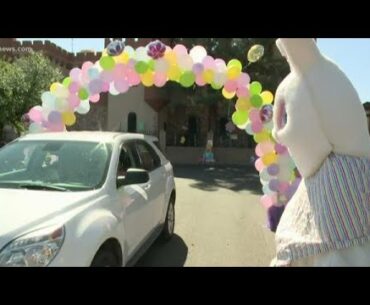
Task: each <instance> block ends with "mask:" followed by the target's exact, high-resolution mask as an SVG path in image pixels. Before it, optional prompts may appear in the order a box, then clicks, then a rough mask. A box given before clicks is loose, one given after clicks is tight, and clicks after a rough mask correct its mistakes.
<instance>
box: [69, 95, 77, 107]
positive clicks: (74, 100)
mask: <svg viewBox="0 0 370 305" xmlns="http://www.w3.org/2000/svg"><path fill="white" fill-rule="evenodd" d="M68 103H69V106H70V107H71V108H72V109H74V108H76V107H78V106H79V105H80V99H79V98H78V96H77V95H75V94H72V95H70V96H69V97H68Z"/></svg>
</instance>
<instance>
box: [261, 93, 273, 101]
mask: <svg viewBox="0 0 370 305" xmlns="http://www.w3.org/2000/svg"><path fill="white" fill-rule="evenodd" d="M261 97H262V100H263V103H264V104H271V103H272V101H273V100H274V96H273V94H272V93H271V92H270V91H263V92H262V93H261Z"/></svg>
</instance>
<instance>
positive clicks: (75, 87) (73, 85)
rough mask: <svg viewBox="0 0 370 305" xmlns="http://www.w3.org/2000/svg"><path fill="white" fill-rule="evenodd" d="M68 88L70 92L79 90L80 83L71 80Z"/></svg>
mask: <svg viewBox="0 0 370 305" xmlns="http://www.w3.org/2000/svg"><path fill="white" fill-rule="evenodd" d="M68 89H69V92H70V93H72V94H73V93H76V92H77V91H78V90H80V84H79V83H78V82H71V83H70V84H69V87H68Z"/></svg>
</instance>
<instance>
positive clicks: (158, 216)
mask: <svg viewBox="0 0 370 305" xmlns="http://www.w3.org/2000/svg"><path fill="white" fill-rule="evenodd" d="M135 144H136V150H137V153H138V155H139V158H140V166H141V168H142V169H145V170H147V171H148V172H149V176H150V181H149V185H148V186H147V188H146V192H147V195H148V209H149V210H150V215H151V220H150V221H151V225H152V228H155V227H156V226H158V224H159V223H160V221H161V220H162V215H163V209H164V208H165V207H164V206H165V185H166V179H165V178H166V173H165V170H164V168H163V167H162V166H161V159H160V157H159V156H158V155H157V153H156V152H155V150H154V149H153V148H152V147H151V145H150V144H149V143H147V142H146V141H144V140H136V141H135Z"/></svg>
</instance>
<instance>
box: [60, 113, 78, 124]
mask: <svg viewBox="0 0 370 305" xmlns="http://www.w3.org/2000/svg"><path fill="white" fill-rule="evenodd" d="M62 120H63V123H64V124H65V125H66V126H72V125H74V123H75V122H76V116H75V114H74V113H73V112H70V111H68V112H63V113H62Z"/></svg>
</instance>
